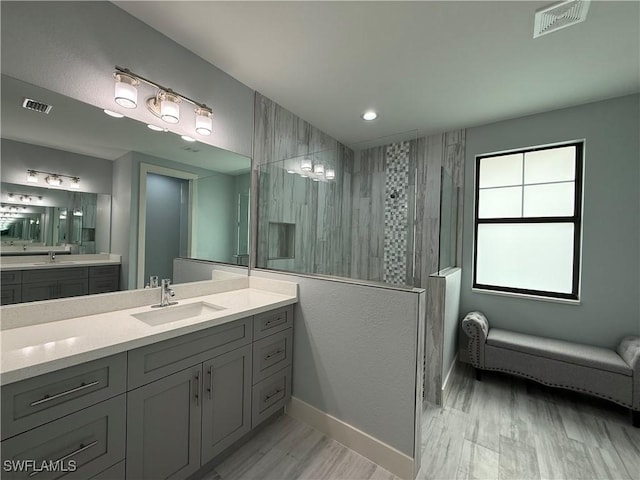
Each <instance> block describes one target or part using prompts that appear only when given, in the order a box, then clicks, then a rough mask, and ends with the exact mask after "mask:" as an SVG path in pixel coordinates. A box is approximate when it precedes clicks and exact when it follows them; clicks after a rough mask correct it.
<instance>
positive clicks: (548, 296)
mask: <svg viewBox="0 0 640 480" xmlns="http://www.w3.org/2000/svg"><path fill="white" fill-rule="evenodd" d="M584 144H585V142H584V140H574V141H570V142H563V143H556V144H552V145H543V146H536V147H528V148H519V149H514V150H509V151H501V152H497V153H486V154H481V155H476V159H475V185H474V199H475V203H474V212H473V216H474V217H473V277H472V288H473V289H474V290H477V291H487V292H491V293H502V294H516V295H526V296H527V297H530V298H531V297H533V298H537V299H540V300H569V301H577V300H579V298H580V267H581V265H580V264H581V251H582V243H581V242H582V191H583V178H582V173H583V165H584ZM571 146H574V147H575V148H576V154H575V179H574V182H575V188H574V211H573V215H572V216H547V217H499V218H484V219H481V218H479V215H478V214H479V208H480V163H481V161H482V159H484V158H495V157H501V156H504V155H513V154H518V153H521V154H522V155H523V162H524V155H525V154H526V153H529V152H538V151H543V150H552V149H557V148H563V147H571ZM523 168H524V163H523ZM524 185H525V184H524V183H523V184H522V187H523V188H524ZM536 223H544V224H549V223H573V225H574V234H573V235H574V236H573V272H572V287H571V293H563V292H553V291H546V290H532V289H526V288H518V287H505V286H498V285H487V284H481V283H478V282H477V267H478V225H482V224H536Z"/></svg>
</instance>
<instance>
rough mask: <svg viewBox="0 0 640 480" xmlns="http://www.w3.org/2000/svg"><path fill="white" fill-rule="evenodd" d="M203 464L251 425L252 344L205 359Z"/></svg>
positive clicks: (238, 437)
mask: <svg viewBox="0 0 640 480" xmlns="http://www.w3.org/2000/svg"><path fill="white" fill-rule="evenodd" d="M203 373H204V390H203V392H202V393H203V397H204V399H203V403H202V406H203V410H202V464H203V465H204V464H205V463H206V462H208V461H209V460H211V459H212V458H213V457H215V456H216V455H217V454H218V453H220V452H222V451H223V450H224V449H225V448H227V447H228V446H229V445H231V444H232V443H234V442H235V441H236V440H238V439H240V438H241V437H242V436H243V435H244V434H245V433H247V432H248V431H249V430H250V429H251V345H247V346H246V347H242V348H238V349H237V350H233V351H231V352H229V353H225V354H224V355H220V356H218V357H215V358H213V359H212V360H209V361H208V362H205V363H204V368H203Z"/></svg>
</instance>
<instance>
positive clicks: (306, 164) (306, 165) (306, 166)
mask: <svg viewBox="0 0 640 480" xmlns="http://www.w3.org/2000/svg"><path fill="white" fill-rule="evenodd" d="M312 169H313V163H312V162H311V159H310V158H309V157H304V158H303V159H302V160H301V161H300V170H302V171H303V172H310V171H311V170H312Z"/></svg>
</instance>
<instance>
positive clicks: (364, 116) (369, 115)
mask: <svg viewBox="0 0 640 480" xmlns="http://www.w3.org/2000/svg"><path fill="white" fill-rule="evenodd" d="M376 118H378V114H377V113H376V112H374V111H373V110H368V111H366V112H364V113H363V114H362V119H363V120H367V121H371V120H375V119H376Z"/></svg>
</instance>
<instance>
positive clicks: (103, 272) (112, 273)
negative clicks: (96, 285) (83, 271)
mask: <svg viewBox="0 0 640 480" xmlns="http://www.w3.org/2000/svg"><path fill="white" fill-rule="evenodd" d="M119 276H120V265H97V266H95V267H89V278H96V277H119Z"/></svg>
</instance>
